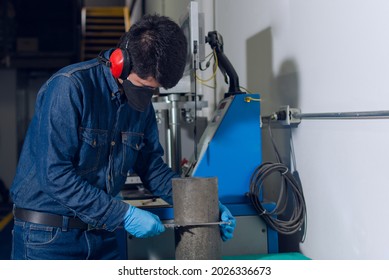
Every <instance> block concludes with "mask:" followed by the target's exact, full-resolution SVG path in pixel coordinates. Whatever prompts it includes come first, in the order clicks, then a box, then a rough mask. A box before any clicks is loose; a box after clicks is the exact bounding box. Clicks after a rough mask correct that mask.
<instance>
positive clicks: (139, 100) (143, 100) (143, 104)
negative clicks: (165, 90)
mask: <svg viewBox="0 0 389 280" xmlns="http://www.w3.org/2000/svg"><path fill="white" fill-rule="evenodd" d="M123 89H124V93H125V94H126V97H127V101H128V104H129V105H130V106H131V107H132V108H133V109H135V110H137V111H140V112H144V111H145V110H146V109H147V107H148V106H149V104H150V101H151V97H153V95H154V94H158V93H159V88H151V87H147V86H142V87H140V86H136V85H134V84H133V83H131V81H129V80H124V81H123Z"/></svg>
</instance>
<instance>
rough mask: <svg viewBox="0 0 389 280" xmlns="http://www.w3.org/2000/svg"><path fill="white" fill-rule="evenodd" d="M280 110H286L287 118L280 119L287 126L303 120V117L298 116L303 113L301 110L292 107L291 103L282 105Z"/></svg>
mask: <svg viewBox="0 0 389 280" xmlns="http://www.w3.org/2000/svg"><path fill="white" fill-rule="evenodd" d="M279 111H280V112H285V113H286V114H285V115H286V117H285V120H280V123H281V124H282V125H285V126H290V125H298V124H299V123H300V122H301V118H300V117H298V116H299V115H300V114H301V110H300V109H298V108H290V106H289V105H285V106H281V107H280V109H279Z"/></svg>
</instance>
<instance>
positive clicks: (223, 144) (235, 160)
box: [191, 94, 262, 204]
mask: <svg viewBox="0 0 389 280" xmlns="http://www.w3.org/2000/svg"><path fill="white" fill-rule="evenodd" d="M253 100H257V101H253ZM258 100H259V95H258V94H251V95H247V94H238V95H235V96H230V97H227V98H225V99H224V100H222V101H221V102H220V104H219V106H218V108H217V110H216V112H215V114H214V116H213V118H212V119H211V121H210V122H209V124H208V126H207V128H206V130H205V132H204V134H203V136H202V138H201V140H200V142H199V148H200V150H199V153H198V157H197V158H198V160H197V161H196V160H195V159H192V161H193V162H192V164H193V165H194V167H193V170H192V172H191V176H194V177H212V176H217V177H218V183H219V200H220V201H221V202H222V203H225V204H230V203H246V202H247V196H246V193H247V192H248V191H249V183H250V176H251V174H252V173H253V172H254V170H255V168H256V167H257V166H258V165H259V164H260V163H261V162H262V143H261V127H260V103H259V102H258Z"/></svg>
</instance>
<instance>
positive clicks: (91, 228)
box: [87, 224, 96, 231]
mask: <svg viewBox="0 0 389 280" xmlns="http://www.w3.org/2000/svg"><path fill="white" fill-rule="evenodd" d="M94 229H96V227H94V226H92V225H91V224H88V229H87V230H88V231H89V230H94Z"/></svg>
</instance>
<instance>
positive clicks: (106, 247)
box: [11, 219, 120, 260]
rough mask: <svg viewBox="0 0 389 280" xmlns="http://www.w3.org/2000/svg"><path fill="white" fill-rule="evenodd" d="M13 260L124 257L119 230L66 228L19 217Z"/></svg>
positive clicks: (14, 237)
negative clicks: (121, 254)
mask: <svg viewBox="0 0 389 280" xmlns="http://www.w3.org/2000/svg"><path fill="white" fill-rule="evenodd" d="M11 259H13V260H109V259H120V254H119V250H118V243H117V240H116V234H115V232H110V231H106V230H101V229H91V230H82V229H66V228H60V227H51V226H46V225H40V224H33V223H29V222H24V221H21V220H19V219H15V223H14V230H13V239H12V253H11Z"/></svg>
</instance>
